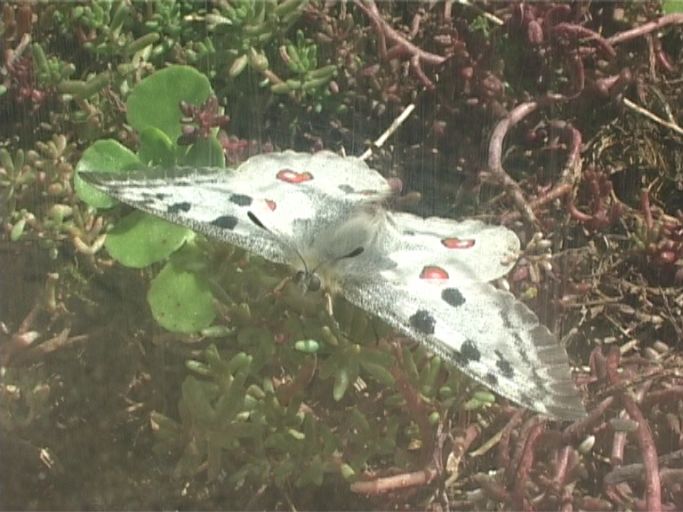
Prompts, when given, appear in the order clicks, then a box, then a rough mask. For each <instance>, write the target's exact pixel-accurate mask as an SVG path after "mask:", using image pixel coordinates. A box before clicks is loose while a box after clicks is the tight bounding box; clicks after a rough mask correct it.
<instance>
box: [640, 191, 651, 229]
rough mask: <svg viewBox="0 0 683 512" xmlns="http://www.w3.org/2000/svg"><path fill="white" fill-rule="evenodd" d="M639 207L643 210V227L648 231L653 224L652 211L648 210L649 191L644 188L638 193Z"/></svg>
mask: <svg viewBox="0 0 683 512" xmlns="http://www.w3.org/2000/svg"><path fill="white" fill-rule="evenodd" d="M640 207H641V208H642V210H643V217H644V218H645V227H646V228H647V229H648V231H650V230H651V229H652V226H653V225H654V222H653V221H652V210H651V209H650V191H649V190H647V189H646V188H644V189H643V190H642V191H641V192H640Z"/></svg>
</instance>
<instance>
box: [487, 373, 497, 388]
mask: <svg viewBox="0 0 683 512" xmlns="http://www.w3.org/2000/svg"><path fill="white" fill-rule="evenodd" d="M486 382H488V383H489V385H490V386H497V385H498V377H497V376H496V374H495V373H491V372H489V373H487V374H486Z"/></svg>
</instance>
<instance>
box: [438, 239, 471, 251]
mask: <svg viewBox="0 0 683 512" xmlns="http://www.w3.org/2000/svg"><path fill="white" fill-rule="evenodd" d="M441 243H442V244H443V246H444V247H446V248H447V249H470V248H472V247H474V239H472V238H464V239H460V238H442V239H441Z"/></svg>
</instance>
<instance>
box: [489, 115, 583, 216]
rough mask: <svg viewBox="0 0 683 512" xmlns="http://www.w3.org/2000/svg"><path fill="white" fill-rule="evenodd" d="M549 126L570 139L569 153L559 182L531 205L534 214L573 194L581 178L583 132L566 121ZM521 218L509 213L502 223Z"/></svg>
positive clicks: (552, 122)
mask: <svg viewBox="0 0 683 512" xmlns="http://www.w3.org/2000/svg"><path fill="white" fill-rule="evenodd" d="M549 125H550V127H551V128H553V129H555V130H557V131H561V132H564V133H563V135H564V136H565V137H566V138H567V139H569V153H568V155H567V162H566V163H565V165H564V169H563V170H562V174H561V176H560V179H559V180H558V182H557V183H556V184H555V185H554V186H553V188H551V189H550V190H549V191H548V192H546V193H544V194H542V195H540V196H539V197H537V198H536V199H534V200H533V201H531V202H530V203H529V206H530V207H531V209H532V210H533V211H534V212H536V211H538V210H539V209H540V208H541V207H543V206H545V205H546V204H548V203H550V202H552V201H554V200H555V199H559V198H560V197H564V196H566V195H567V194H569V193H571V192H572V190H573V189H574V186H575V185H576V183H577V182H578V181H579V178H580V176H581V142H582V138H581V132H580V131H579V130H577V129H576V128H574V127H573V126H572V125H571V124H569V123H567V122H565V121H551V122H550V123H549ZM519 216H520V213H519V212H510V213H507V214H505V215H503V216H502V217H501V223H502V224H507V223H509V222H512V221H513V220H516V219H517V218H519Z"/></svg>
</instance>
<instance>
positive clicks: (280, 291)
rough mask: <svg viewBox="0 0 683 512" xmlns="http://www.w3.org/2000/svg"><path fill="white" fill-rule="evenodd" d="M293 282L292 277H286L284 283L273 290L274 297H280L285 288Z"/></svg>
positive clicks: (281, 282) (280, 283)
mask: <svg viewBox="0 0 683 512" xmlns="http://www.w3.org/2000/svg"><path fill="white" fill-rule="evenodd" d="M291 280H292V276H287V277H285V278H284V279H283V280H282V281H280V282H279V283H278V285H277V286H276V287H275V288H273V295H279V294H280V293H282V290H284V289H285V286H287V283H289V282H290V281H291Z"/></svg>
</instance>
